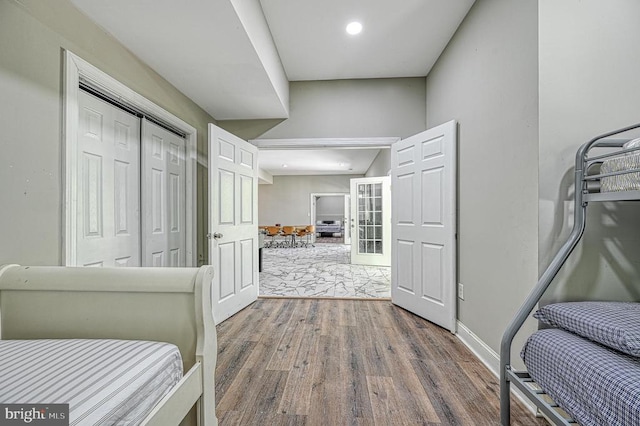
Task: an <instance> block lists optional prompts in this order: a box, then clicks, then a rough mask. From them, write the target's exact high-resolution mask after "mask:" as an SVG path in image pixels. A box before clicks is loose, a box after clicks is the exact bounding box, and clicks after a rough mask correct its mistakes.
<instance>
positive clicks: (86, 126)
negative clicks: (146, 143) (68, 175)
mask: <svg viewBox="0 0 640 426" xmlns="http://www.w3.org/2000/svg"><path fill="white" fill-rule="evenodd" d="M78 101H79V105H78V107H79V108H78V110H79V115H80V116H79V121H80V122H79V131H78V145H77V148H78V149H77V151H76V161H75V165H71V166H72V167H77V173H76V174H75V180H76V181H75V182H70V183H71V184H72V185H76V188H77V191H76V194H77V197H78V200H77V220H76V241H75V243H76V245H77V256H76V262H75V264H76V265H78V266H140V177H139V176H140V120H139V119H138V117H136V116H134V115H132V114H129V113H127V112H125V111H123V110H121V109H119V108H116V107H114V106H113V105H111V104H108V103H106V102H104V101H102V100H100V99H98V98H96V97H94V96H92V95H89V94H87V93H85V92H82V91H80V93H79V95H78Z"/></svg>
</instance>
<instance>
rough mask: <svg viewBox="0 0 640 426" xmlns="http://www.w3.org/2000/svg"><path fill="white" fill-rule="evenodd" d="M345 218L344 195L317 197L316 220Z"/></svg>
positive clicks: (340, 219)
mask: <svg viewBox="0 0 640 426" xmlns="http://www.w3.org/2000/svg"><path fill="white" fill-rule="evenodd" d="M344 218H345V211H344V197H340V196H337V195H334V196H330V195H327V196H325V197H318V198H317V199H316V221H318V220H339V221H342V220H344Z"/></svg>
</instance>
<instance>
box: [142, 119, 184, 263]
mask: <svg viewBox="0 0 640 426" xmlns="http://www.w3.org/2000/svg"><path fill="white" fill-rule="evenodd" d="M185 146H186V144H185V139H184V138H182V137H180V136H177V135H176V134H174V133H172V132H169V131H168V130H165V129H164V128H162V127H160V126H158V125H156V124H154V123H152V122H150V121H148V120H146V119H143V123H142V213H143V214H142V229H143V238H142V264H143V266H186V210H185V206H186V163H185V157H186V156H185V149H186V148H185Z"/></svg>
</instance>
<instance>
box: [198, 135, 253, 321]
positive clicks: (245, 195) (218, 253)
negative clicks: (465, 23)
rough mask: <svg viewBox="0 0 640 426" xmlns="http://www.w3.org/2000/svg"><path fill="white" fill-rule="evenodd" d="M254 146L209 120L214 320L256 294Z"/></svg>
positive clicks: (242, 306) (221, 318) (210, 226)
mask: <svg viewBox="0 0 640 426" xmlns="http://www.w3.org/2000/svg"><path fill="white" fill-rule="evenodd" d="M257 201H258V149H257V148H256V147H255V146H253V145H251V144H250V143H248V142H246V141H243V140H242V139H240V138H238V137H237V136H234V135H232V134H231V133H229V132H227V131H226V130H223V129H221V128H219V127H217V126H214V125H213V124H209V234H208V235H207V237H208V238H209V263H210V264H211V265H213V266H214V280H213V281H214V282H213V296H212V297H213V318H214V319H215V321H216V324H219V323H220V322H222V321H224V320H225V319H227V318H229V317H230V316H232V315H233V314H235V313H236V312H238V311H240V310H241V309H243V308H244V307H246V306H247V305H249V304H251V303H253V302H254V301H255V300H256V299H257V298H258V223H257V220H258V202H257Z"/></svg>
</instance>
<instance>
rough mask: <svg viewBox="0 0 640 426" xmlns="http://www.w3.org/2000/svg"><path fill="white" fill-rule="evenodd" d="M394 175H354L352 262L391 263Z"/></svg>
mask: <svg viewBox="0 0 640 426" xmlns="http://www.w3.org/2000/svg"><path fill="white" fill-rule="evenodd" d="M390 182H391V178H390V177H388V176H383V177H375V178H360V179H351V263H353V264H358V265H379V266H390V265H391V188H390V186H391V185H390Z"/></svg>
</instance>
